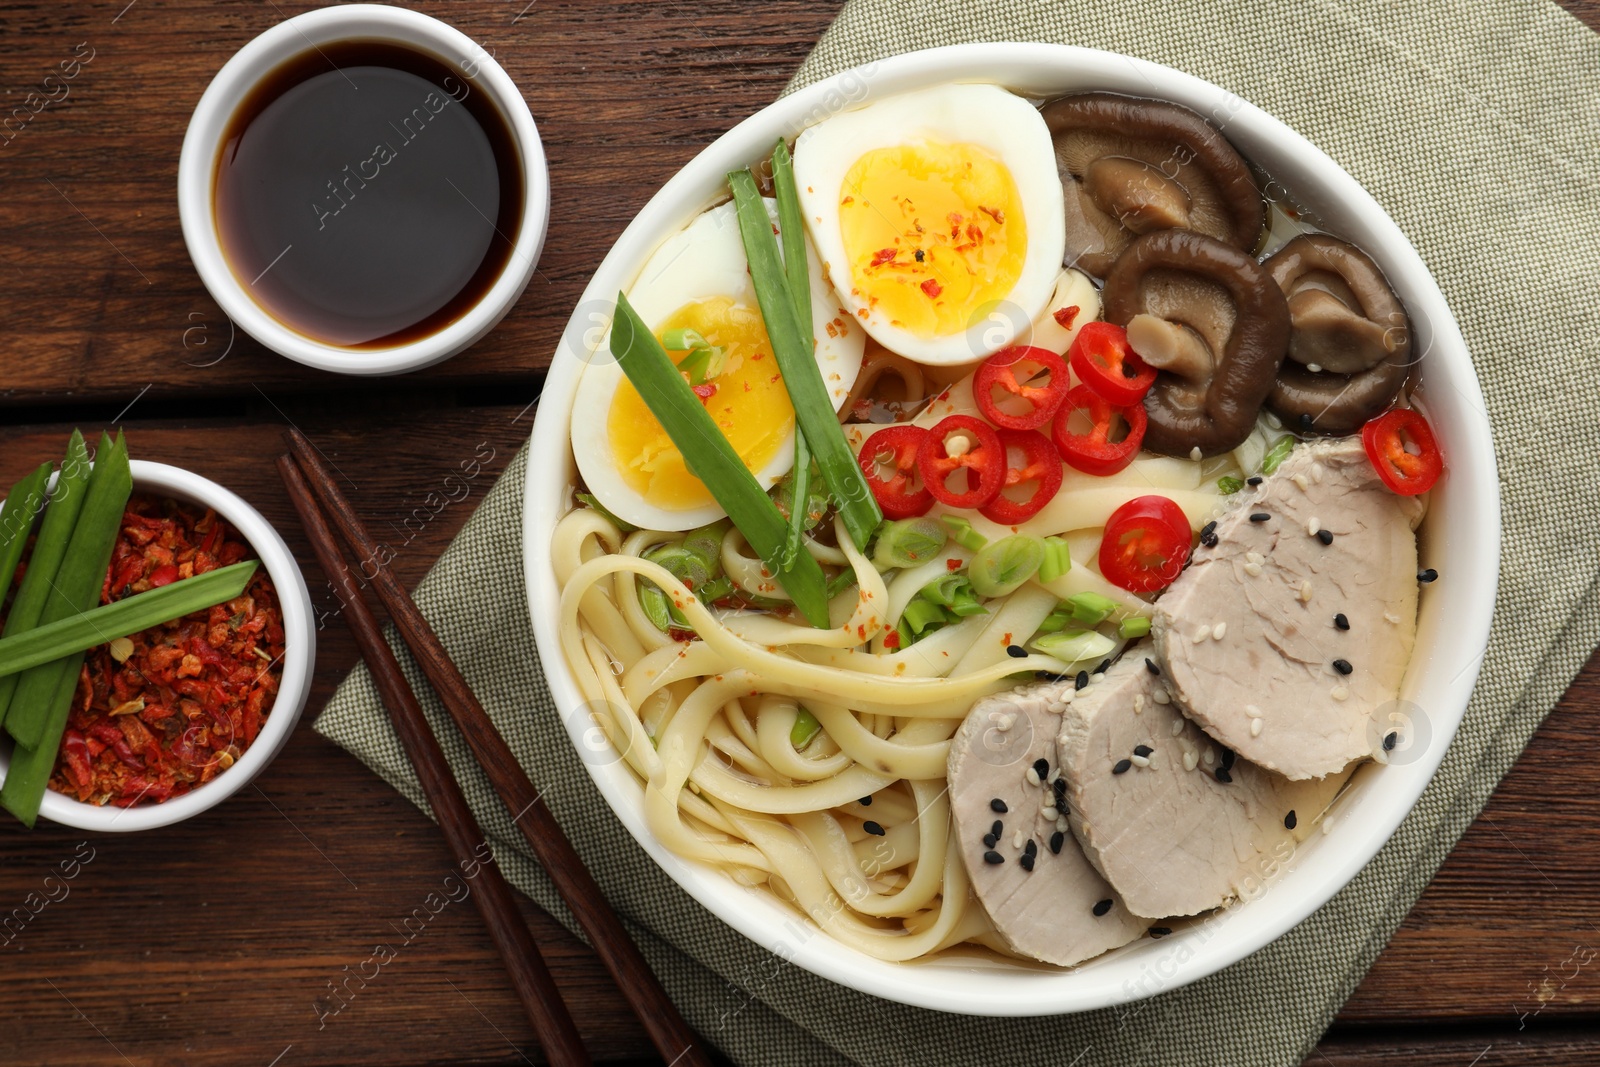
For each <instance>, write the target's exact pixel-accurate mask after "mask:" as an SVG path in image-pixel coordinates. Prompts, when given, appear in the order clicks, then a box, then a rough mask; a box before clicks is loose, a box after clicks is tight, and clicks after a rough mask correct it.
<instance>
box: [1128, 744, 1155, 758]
mask: <svg viewBox="0 0 1600 1067" xmlns="http://www.w3.org/2000/svg"><path fill="white" fill-rule="evenodd" d="M1154 751H1155V749H1153V748H1151V747H1150V746H1149V745H1134V746H1133V754H1134V755H1135V756H1148V755H1150V753H1152V752H1154Z"/></svg>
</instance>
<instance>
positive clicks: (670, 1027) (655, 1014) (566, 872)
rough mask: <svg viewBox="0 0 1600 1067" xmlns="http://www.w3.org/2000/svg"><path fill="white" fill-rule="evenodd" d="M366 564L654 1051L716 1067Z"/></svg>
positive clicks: (317, 478)
mask: <svg viewBox="0 0 1600 1067" xmlns="http://www.w3.org/2000/svg"><path fill="white" fill-rule="evenodd" d="M285 436H286V437H287V439H288V442H289V448H290V450H291V451H292V452H293V453H294V457H295V459H296V460H298V461H299V463H300V466H301V468H302V469H303V470H304V471H305V472H306V475H307V479H306V480H307V481H309V482H310V485H311V491H312V492H313V493H315V494H316V497H317V501H318V503H319V504H320V505H321V507H322V510H323V511H325V512H326V513H327V514H328V515H329V516H330V517H331V518H332V519H333V523H334V525H335V526H337V527H338V529H339V532H340V533H341V534H342V535H343V536H344V539H345V542H346V543H347V544H349V546H350V549H351V551H353V552H354V553H355V554H356V555H357V556H358V557H359V558H361V559H364V560H372V561H375V562H376V561H380V560H385V559H387V558H388V555H387V554H384V555H380V554H379V552H378V545H377V542H375V541H374V540H373V539H372V536H371V535H370V534H369V533H368V532H367V529H366V526H365V525H364V524H363V523H362V521H361V519H360V518H359V517H358V516H357V515H356V513H355V511H354V510H353V509H352V508H351V507H350V503H349V501H347V500H346V499H345V498H344V494H343V493H341V492H340V491H339V487H338V485H337V484H336V483H335V482H334V479H333V475H332V474H331V473H330V472H329V471H328V469H327V467H326V466H325V465H324V464H323V462H322V458H321V456H319V455H318V453H317V450H316V448H315V447H314V446H313V445H312V444H311V442H310V441H309V440H307V439H306V437H305V435H304V434H302V433H301V432H300V431H299V430H297V429H295V428H293V427H290V428H289V429H288V430H287V431H285ZM368 569H370V570H373V571H374V572H375V573H374V574H372V575H370V576H369V579H370V581H371V583H372V586H373V588H375V589H376V590H377V591H378V599H380V600H382V601H383V606H384V608H385V609H387V610H388V612H389V617H390V618H391V619H393V620H394V624H395V628H396V629H398V630H399V631H400V635H401V637H402V638H403V639H404V640H405V643H406V645H407V647H409V648H410V649H411V653H412V655H413V656H415V657H416V660H417V663H418V665H420V666H421V667H422V672H423V674H424V675H426V676H427V679H428V681H429V683H431V684H432V686H433V688H434V691H435V692H437V693H438V694H439V699H440V700H441V701H442V702H443V704H444V706H445V709H446V710H447V711H448V712H449V713H450V717H451V718H452V719H454V720H455V723H456V726H457V727H458V728H459V729H460V730H461V733H462V736H464V737H465V738H466V740H467V744H468V745H469V746H470V747H471V749H472V754H473V756H474V758H476V759H477V761H478V763H479V765H481V766H482V767H483V769H484V772H485V773H486V774H487V775H488V777H489V780H490V782H492V783H493V785H494V787H495V791H496V792H497V793H499V794H500V800H501V802H502V803H504V804H505V806H506V810H507V811H509V812H510V813H511V816H512V820H513V822H515V823H516V826H517V829H518V830H520V831H521V832H522V836H523V837H524V838H526V839H527V842H528V845H529V847H530V848H532V849H533V854H534V856H535V858H537V859H538V861H539V863H540V864H541V865H542V866H543V867H544V870H545V873H546V874H547V875H549V877H550V881H551V882H552V883H554V885H555V887H556V891H557V892H559V893H560V894H561V899H562V900H563V901H565V902H566V905H567V907H568V908H569V909H571V911H572V914H573V916H574V917H575V918H576V919H577V920H578V925H579V926H581V927H582V928H583V931H584V933H585V934H586V935H588V938H589V943H590V944H591V945H592V946H593V947H594V950H595V954H596V955H597V956H599V957H600V960H601V962H602V963H604V964H605V966H606V969H607V970H609V971H610V972H611V976H612V978H614V979H615V980H616V983H617V986H618V988H619V989H620V990H621V991H622V994H623V996H624V997H626V998H627V1000H628V1003H629V1005H630V1006H631V1007H632V1008H633V1011H634V1014H635V1015H637V1016H638V1017H639V1022H640V1023H641V1024H642V1025H643V1026H644V1028H645V1030H646V1032H648V1033H649V1035H650V1040H651V1042H652V1043H653V1044H654V1045H655V1047H656V1051H657V1052H659V1053H660V1054H661V1057H662V1058H663V1059H664V1060H666V1062H667V1063H668V1064H669V1065H671V1067H712V1061H711V1059H710V1057H709V1056H708V1055H707V1053H706V1051H705V1049H704V1047H703V1046H702V1045H701V1043H700V1039H699V1038H698V1037H697V1036H696V1035H695V1033H694V1031H693V1030H691V1029H690V1028H689V1024H688V1023H687V1022H685V1021H684V1019H683V1016H682V1015H680V1014H679V1013H678V1009H677V1006H676V1005H674V1004H673V1003H672V999H671V998H670V997H668V996H667V991H666V990H665V989H663V988H662V987H661V983H660V982H659V981H658V980H657V979H656V976H655V974H654V973H653V972H652V971H651V970H650V965H649V964H648V963H646V962H645V959H644V956H643V955H641V954H640V952H639V948H638V946H637V945H635V944H634V943H633V940H632V938H630V937H629V936H628V932H627V930H625V929H624V928H623V926H622V920H620V919H619V918H617V913H616V912H614V911H612V910H611V905H610V904H609V903H607V902H606V898H605V895H604V894H603V893H602V892H601V891H600V887H599V885H598V884H596V883H595V880H594V876H593V875H591V874H590V873H589V869H588V868H587V867H585V866H584V864H583V860H582V859H580V858H579V856H578V853H577V851H576V850H574V849H573V847H572V843H571V842H570V841H568V840H567V837H566V834H564V833H563V832H562V830H561V825H560V824H559V823H557V822H556V819H555V816H554V815H552V814H551V813H550V809H549V808H547V807H546V806H545V805H544V804H543V802H542V801H541V800H540V791H539V790H538V788H536V787H535V786H534V784H533V782H532V781H530V780H529V778H528V775H527V772H525V771H524V770H523V769H522V765H521V764H519V763H518V762H517V758H516V756H515V755H513V754H512V752H511V747H510V746H509V745H507V744H506V741H505V738H504V737H502V736H501V734H500V731H499V729H498V728H496V727H495V725H494V722H493V721H492V720H491V719H490V718H489V715H488V713H487V712H485V711H484V710H483V705H481V704H480V703H478V698H477V697H476V696H475V695H474V694H473V692H472V688H471V687H470V686H469V685H468V684H467V680H466V679H465V678H464V677H462V675H461V671H460V669H459V668H457V667H456V665H455V663H454V661H452V660H451V659H450V656H449V654H448V653H447V652H446V651H445V648H444V645H443V643H441V642H440V640H439V637H438V635H437V634H435V633H434V632H433V627H432V626H430V625H429V624H428V620H427V619H425V618H423V616H422V612H421V611H420V610H418V608H417V606H416V604H415V603H414V602H413V601H412V599H411V596H410V594H409V593H407V592H406V589H405V586H403V585H401V584H400V580H399V579H398V578H396V577H395V576H394V572H393V570H392V569H391V568H390V567H388V566H387V565H378V566H375V567H371V568H363V574H365V573H366V571H367V570H368Z"/></svg>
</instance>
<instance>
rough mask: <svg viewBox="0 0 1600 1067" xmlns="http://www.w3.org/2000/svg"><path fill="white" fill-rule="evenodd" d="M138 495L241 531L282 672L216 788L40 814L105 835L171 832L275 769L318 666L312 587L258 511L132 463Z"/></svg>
mask: <svg viewBox="0 0 1600 1067" xmlns="http://www.w3.org/2000/svg"><path fill="white" fill-rule="evenodd" d="M132 468H133V491H134V492H135V493H155V494H158V495H160V496H169V497H173V498H174V499H177V500H180V501H183V502H185V503H189V504H195V505H198V506H200V507H210V508H212V509H214V510H215V511H216V513H217V514H218V515H221V516H222V517H223V518H224V519H226V520H227V522H228V525H230V526H232V527H233V528H234V529H235V530H237V531H239V534H240V536H242V537H243V538H244V539H245V540H246V541H247V542H249V544H250V547H251V548H253V549H255V552H256V555H257V556H258V557H260V559H261V565H262V567H264V568H265V569H266V572H267V574H269V575H270V576H271V577H272V584H273V587H274V588H275V589H276V590H277V592H278V602H279V604H280V606H281V609H282V611H283V644H284V653H283V664H282V667H283V673H282V676H281V678H280V681H279V685H278V697H277V700H276V701H275V702H274V703H273V705H272V712H271V714H269V715H268V716H267V721H266V723H265V724H264V725H263V726H262V727H261V732H260V733H259V734H257V735H256V739H255V741H254V742H253V743H252V744H251V745H250V747H249V748H247V749H245V750H244V754H243V755H242V756H240V757H239V759H238V760H237V761H236V762H235V763H234V765H233V766H232V767H229V768H228V769H227V770H225V771H223V772H221V773H220V774H218V775H217V776H216V777H215V778H213V779H211V781H209V782H206V783H205V784H204V785H202V786H199V787H198V788H196V789H193V790H191V791H190V792H187V793H184V794H183V795H181V796H176V797H173V798H172V799H171V800H168V801H165V802H163V803H160V804H139V805H135V806H134V807H131V808H118V807H114V806H111V805H105V806H101V805H98V804H85V803H83V802H82V801H79V800H74V799H72V798H71V797H68V796H63V795H62V794H60V793H57V792H56V791H54V790H49V791H47V792H46V793H45V795H44V802H43V804H41V805H40V807H39V814H40V816H42V817H43V818H46V819H49V820H50V821H51V822H54V823H60V824H61V825H62V826H75V827H78V828H79V829H83V830H97V831H100V832H102V833H111V832H125V831H131V830H149V829H152V828H153V827H157V826H170V825H172V824H173V823H176V822H182V821H183V820H184V819H187V818H189V817H191V816H194V815H198V814H200V813H201V812H202V811H205V810H207V809H208V808H213V807H216V806H217V805H218V804H220V803H222V802H223V801H224V800H226V799H228V798H229V797H230V796H232V795H233V794H234V793H237V792H238V791H239V790H240V789H243V788H244V787H245V786H246V785H249V784H250V781H251V780H252V779H253V778H255V776H256V775H258V774H260V773H261V772H262V771H263V770H264V769H265V768H266V766H267V764H269V763H271V762H272V760H273V757H275V756H276V755H277V754H278V752H279V750H280V749H282V748H283V746H284V743H285V742H286V741H288V740H289V735H290V734H292V733H294V727H295V723H297V722H299V721H300V713H301V711H303V710H304V709H305V706H306V696H307V695H308V694H309V693H310V692H311V669H312V667H313V666H314V665H315V663H316V660H317V630H316V627H315V626H314V625H312V615H311V593H310V591H309V590H307V588H306V580H305V577H304V576H303V575H302V574H301V573H300V565H299V564H298V563H296V562H295V558H294V554H293V553H292V552H290V551H289V546H288V545H286V544H284V543H283V538H281V537H279V536H278V531H276V530H274V529H273V528H272V526H271V525H270V524H269V523H268V522H267V520H266V519H264V518H262V517H261V513H260V512H259V511H257V510H256V509H255V508H253V507H251V506H250V505H249V504H246V503H245V502H244V501H243V500H241V499H240V498H239V497H238V496H236V495H235V494H234V493H232V492H230V491H229V490H227V489H224V488H223V487H222V486H220V485H218V484H217V483H216V482H213V481H211V480H210V479H207V478H202V477H200V476H199V475H198V474H192V473H190V472H189V471H186V470H184V469H182V468H181V467H170V466H168V465H167V464H165V463H148V462H145V461H144V460H138V459H136V460H134V461H133V462H132ZM10 762H11V759H10V746H9V745H7V746H5V749H4V751H0V782H3V781H4V780H5V774H6V772H7V770H8V769H9V767H10Z"/></svg>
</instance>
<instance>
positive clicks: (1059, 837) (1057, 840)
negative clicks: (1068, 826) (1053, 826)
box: [1050, 830, 1067, 856]
mask: <svg viewBox="0 0 1600 1067" xmlns="http://www.w3.org/2000/svg"><path fill="white" fill-rule="evenodd" d="M1066 843H1067V835H1066V834H1064V833H1062V832H1061V831H1060V830H1057V831H1056V832H1055V833H1053V834H1051V835H1050V852H1051V854H1052V855H1055V856H1059V855H1061V846H1062V845H1064V844H1066Z"/></svg>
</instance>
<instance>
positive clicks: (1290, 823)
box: [1283, 809, 1300, 830]
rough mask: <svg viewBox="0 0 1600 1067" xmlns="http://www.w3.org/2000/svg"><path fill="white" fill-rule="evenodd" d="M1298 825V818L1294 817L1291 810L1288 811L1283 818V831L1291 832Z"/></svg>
mask: <svg viewBox="0 0 1600 1067" xmlns="http://www.w3.org/2000/svg"><path fill="white" fill-rule="evenodd" d="M1299 824H1300V817H1299V816H1298V815H1296V814H1295V813H1294V811H1293V810H1292V809H1291V810H1290V812H1289V814H1287V815H1285V816H1284V817H1283V828H1284V829H1285V830H1293V829H1294V828H1295V827H1296V826H1298V825H1299Z"/></svg>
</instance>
